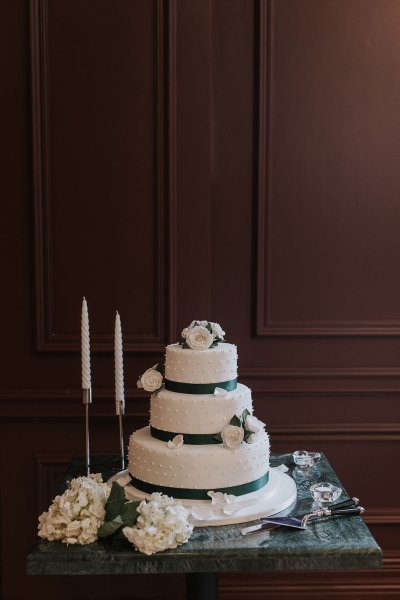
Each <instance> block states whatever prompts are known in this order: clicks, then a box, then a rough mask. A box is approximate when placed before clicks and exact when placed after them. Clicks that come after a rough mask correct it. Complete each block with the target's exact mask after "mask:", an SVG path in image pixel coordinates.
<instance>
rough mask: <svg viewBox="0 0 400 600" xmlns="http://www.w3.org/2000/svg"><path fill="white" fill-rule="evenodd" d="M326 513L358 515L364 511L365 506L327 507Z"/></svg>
mask: <svg viewBox="0 0 400 600" xmlns="http://www.w3.org/2000/svg"><path fill="white" fill-rule="evenodd" d="M328 511H329V512H328V514H331V515H360V514H362V513H363V512H364V511H365V508H363V507H362V506H353V507H351V508H338V509H335V508H333V507H332V508H329V509H328Z"/></svg>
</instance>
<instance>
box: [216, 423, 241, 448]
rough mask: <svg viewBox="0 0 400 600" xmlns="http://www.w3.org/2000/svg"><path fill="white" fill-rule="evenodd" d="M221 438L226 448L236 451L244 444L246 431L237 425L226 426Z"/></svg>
mask: <svg viewBox="0 0 400 600" xmlns="http://www.w3.org/2000/svg"><path fill="white" fill-rule="evenodd" d="M221 437H222V442H223V444H224V446H225V448H228V449H229V450H234V449H235V448H238V447H239V446H240V444H241V443H242V441H243V437H244V431H243V429H242V427H236V425H226V426H225V427H224V428H223V430H222V431H221Z"/></svg>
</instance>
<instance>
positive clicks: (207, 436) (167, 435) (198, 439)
mask: <svg viewBox="0 0 400 600" xmlns="http://www.w3.org/2000/svg"><path fill="white" fill-rule="evenodd" d="M150 433H151V437H153V438H156V439H157V440H161V441H163V442H169V441H170V440H172V439H173V438H174V437H175V436H176V435H183V443H184V444H191V445H194V446H198V445H203V444H204V445H207V444H220V443H221V435H219V434H218V433H182V434H180V433H178V432H177V433H174V432H173V431H164V430H163V429H157V428H156V427H153V426H152V425H150ZM218 435H219V438H218V437H217V438H216V436H218Z"/></svg>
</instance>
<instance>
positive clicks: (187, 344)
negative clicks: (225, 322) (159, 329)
mask: <svg viewBox="0 0 400 600" xmlns="http://www.w3.org/2000/svg"><path fill="white" fill-rule="evenodd" d="M181 335H182V337H183V339H184V342H183V343H182V348H191V349H192V350H207V349H208V348H211V347H213V346H217V344H218V342H222V341H223V340H224V335H225V331H223V329H222V327H221V325H219V324H218V323H212V322H211V321H192V322H191V323H190V325H189V327H185V329H184V330H183V331H182V333H181Z"/></svg>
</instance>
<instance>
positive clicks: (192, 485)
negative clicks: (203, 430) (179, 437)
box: [129, 427, 269, 500]
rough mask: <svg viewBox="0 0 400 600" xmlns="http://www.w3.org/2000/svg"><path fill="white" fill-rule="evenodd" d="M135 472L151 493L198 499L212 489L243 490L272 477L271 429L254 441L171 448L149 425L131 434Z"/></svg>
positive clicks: (205, 497)
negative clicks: (269, 433)
mask: <svg viewBox="0 0 400 600" xmlns="http://www.w3.org/2000/svg"><path fill="white" fill-rule="evenodd" d="M129 472H130V474H131V476H132V478H133V482H132V483H133V485H134V486H135V488H137V489H139V490H141V491H143V492H145V493H147V494H151V493H152V492H157V491H158V492H162V493H164V494H168V495H169V496H173V497H175V498H189V499H195V500H209V499H210V497H209V496H208V495H207V492H208V491H215V492H217V491H219V492H223V493H227V494H234V495H235V496H242V495H243V494H249V493H252V492H255V491H256V490H259V489H261V488H262V487H264V486H265V485H266V484H267V482H268V476H269V440H268V435H267V433H265V432H264V431H260V432H259V433H258V434H257V435H256V437H255V440H254V442H253V443H252V444H246V443H244V442H243V443H242V444H241V445H240V446H239V447H237V448H235V449H232V450H231V449H228V448H225V447H224V446H223V445H222V444H209V445H201V446H200V445H189V444H183V445H182V446H180V447H179V448H169V447H168V444H167V442H163V441H160V440H158V439H155V438H153V437H152V436H151V433H150V428H149V427H144V428H143V429H139V430H138V431H135V432H134V433H133V434H132V435H131V438H130V443H129Z"/></svg>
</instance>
